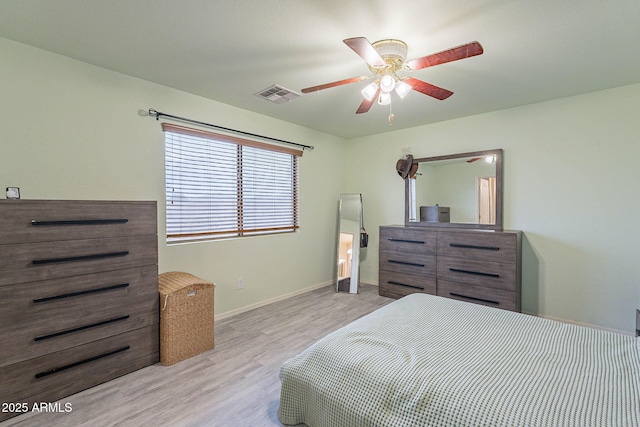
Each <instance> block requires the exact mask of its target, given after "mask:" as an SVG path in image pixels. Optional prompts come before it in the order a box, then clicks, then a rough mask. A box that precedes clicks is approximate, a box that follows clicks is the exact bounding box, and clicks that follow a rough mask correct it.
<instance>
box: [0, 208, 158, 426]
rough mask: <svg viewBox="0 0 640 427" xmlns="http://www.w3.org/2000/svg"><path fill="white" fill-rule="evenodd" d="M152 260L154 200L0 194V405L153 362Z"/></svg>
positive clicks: (49, 395)
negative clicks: (6, 197) (0, 196)
mask: <svg viewBox="0 0 640 427" xmlns="http://www.w3.org/2000/svg"><path fill="white" fill-rule="evenodd" d="M157 260H158V241H157V208H156V202H106V201H40V200H3V201H0V332H1V333H2V339H3V343H2V346H0V379H1V381H2V387H1V388H0V402H20V403H28V404H29V406H31V405H32V403H34V402H53V401H56V400H59V399H61V398H63V397H66V396H68V395H70V394H73V393H76V392H78V391H80V390H83V389H86V388H89V387H91V386H93V385H96V384H99V383H101V382H104V381H108V380H110V379H112V378H115V377H118V376H120V375H124V374H126V373H128V372H132V371H134V370H136V369H140V368H142V367H144V366H147V365H150V364H153V363H155V362H157V361H158V360H159V344H158V340H159V336H158V285H157V283H158V266H157ZM13 415H16V414H12V413H2V414H0V420H3V419H6V418H8V417H11V416H13Z"/></svg>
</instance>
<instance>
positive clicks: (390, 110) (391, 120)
mask: <svg viewBox="0 0 640 427" xmlns="http://www.w3.org/2000/svg"><path fill="white" fill-rule="evenodd" d="M393 117H394V115H393V110H392V109H391V104H389V126H391V125H392V124H393Z"/></svg>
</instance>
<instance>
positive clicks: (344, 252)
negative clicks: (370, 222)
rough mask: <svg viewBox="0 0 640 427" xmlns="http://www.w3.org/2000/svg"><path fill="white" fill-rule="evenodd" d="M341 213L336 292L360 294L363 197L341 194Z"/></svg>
mask: <svg viewBox="0 0 640 427" xmlns="http://www.w3.org/2000/svg"><path fill="white" fill-rule="evenodd" d="M339 209H340V211H339V230H338V250H337V274H336V291H337V292H349V293H352V294H356V293H358V284H359V281H360V278H359V272H360V262H359V260H360V229H361V228H362V222H361V221H362V196H361V195H360V194H341V195H340V208H339Z"/></svg>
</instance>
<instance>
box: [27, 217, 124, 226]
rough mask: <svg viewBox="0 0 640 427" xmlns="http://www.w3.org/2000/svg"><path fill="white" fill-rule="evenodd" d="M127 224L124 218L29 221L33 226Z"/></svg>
mask: <svg viewBox="0 0 640 427" xmlns="http://www.w3.org/2000/svg"><path fill="white" fill-rule="evenodd" d="M127 222H129V220H128V219H126V218H118V219H73V220H65V221H36V220H33V221H31V225H33V226H36V227H38V226H51V225H53V226H56V225H106V224H124V223H127Z"/></svg>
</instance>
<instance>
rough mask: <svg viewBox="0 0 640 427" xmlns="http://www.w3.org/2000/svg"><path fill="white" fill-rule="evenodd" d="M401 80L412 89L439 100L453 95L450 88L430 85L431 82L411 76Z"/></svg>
mask: <svg viewBox="0 0 640 427" xmlns="http://www.w3.org/2000/svg"><path fill="white" fill-rule="evenodd" d="M403 80H404V81H405V82H406V83H408V84H409V85H410V86H411V88H412V89H413V90H416V91H418V92H420V93H424V94H425V95H429V96H431V97H433V98H436V99H439V100H441V101H442V100H443V99H447V98H448V97H450V96H451V95H453V92H451V91H450V90H447V89H443V88H441V87H438V86H435V85H432V84H431V83H427V82H423V81H422V80H418V79H414V78H413V77H407V78H405V79H403Z"/></svg>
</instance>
